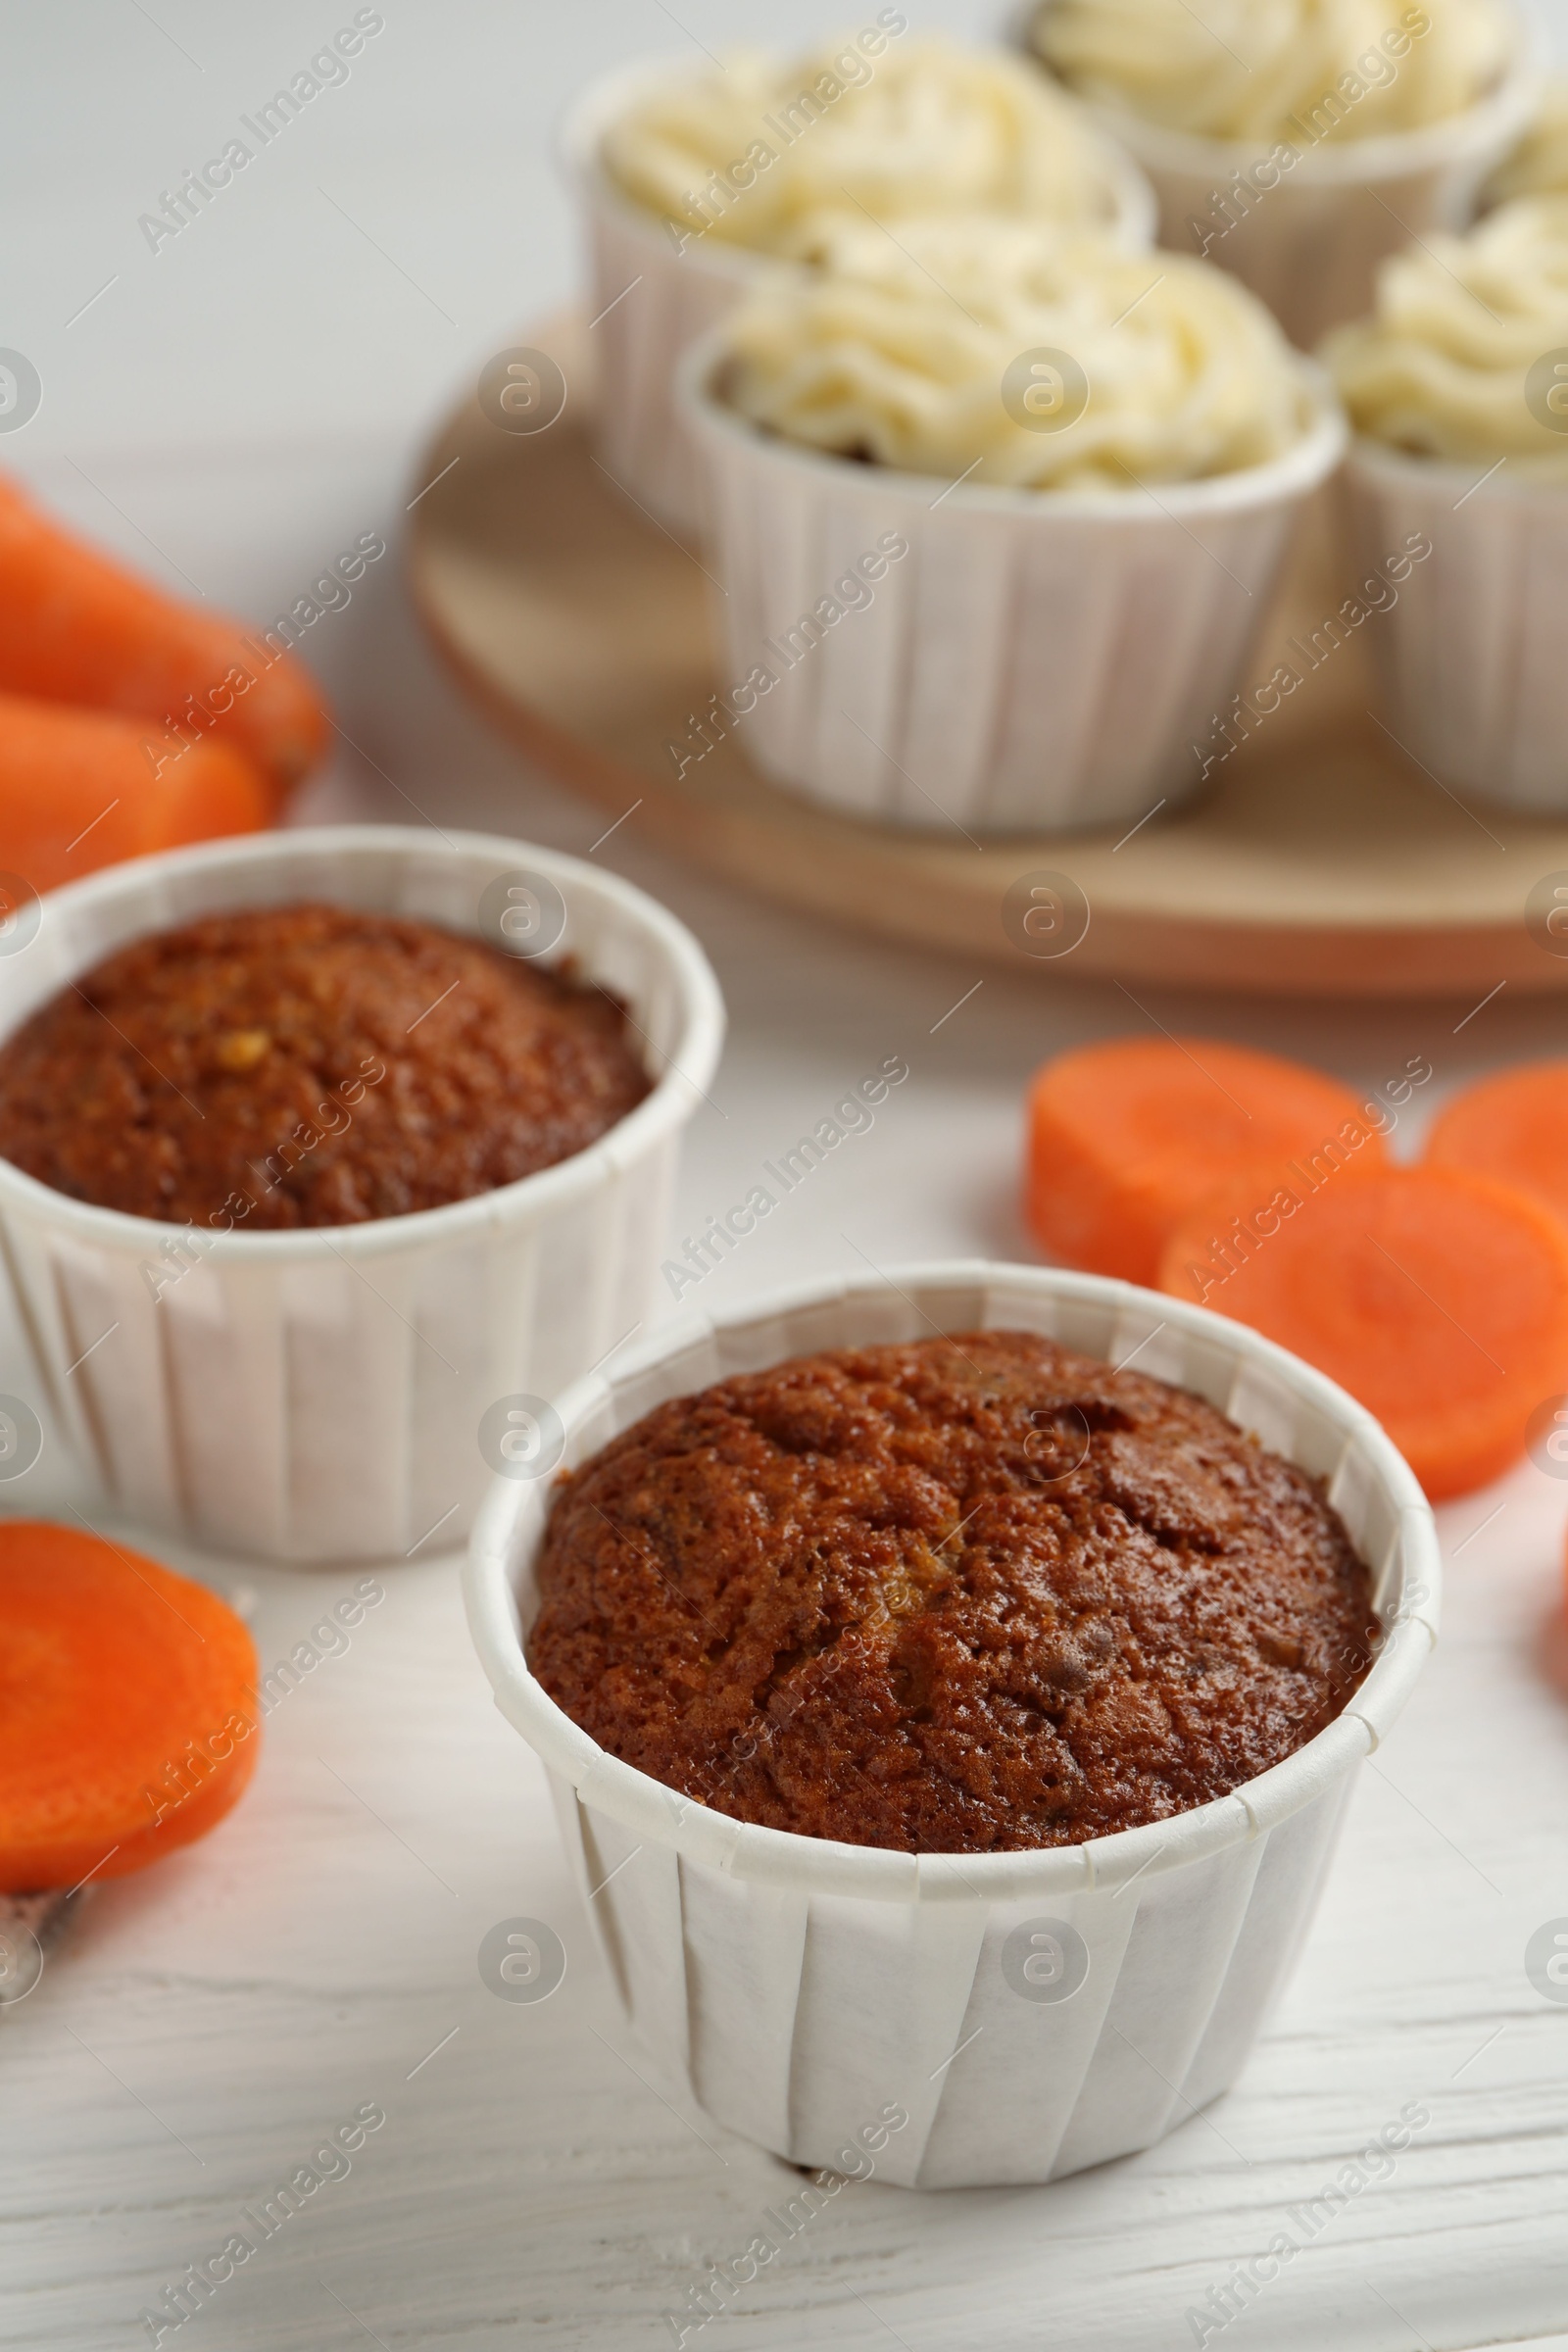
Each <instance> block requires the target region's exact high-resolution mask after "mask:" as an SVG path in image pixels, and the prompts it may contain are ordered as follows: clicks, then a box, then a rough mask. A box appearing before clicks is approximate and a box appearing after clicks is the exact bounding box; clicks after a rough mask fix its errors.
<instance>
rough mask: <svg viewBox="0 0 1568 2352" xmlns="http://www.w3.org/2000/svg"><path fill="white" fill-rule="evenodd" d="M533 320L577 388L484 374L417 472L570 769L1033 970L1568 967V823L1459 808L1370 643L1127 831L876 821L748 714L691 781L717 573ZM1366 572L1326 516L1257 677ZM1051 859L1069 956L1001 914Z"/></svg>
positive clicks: (572, 347) (742, 861) (438, 551)
mask: <svg viewBox="0 0 1568 2352" xmlns="http://www.w3.org/2000/svg"><path fill="white" fill-rule="evenodd" d="M529 340H530V343H531V346H532V347H533V348H535V349H543V350H546V351H548V352H550V353H551V354H552V355H553V356H554V357H555V358H556V360H557V362H558V364H559V365H560V367H561V368H562V370H563V373H564V379H565V382H566V385H567V388H568V389H567V399H566V404H565V408H564V412H563V413H562V415H561V416H560V417H558V419H557V420H556V422H555V423H553V424H552V425H551V426H550V427H549V428H548V429H547V430H544V431H541V432H534V433H519V432H515V431H512V430H508V429H505V428H503V427H501V426H499V425H497V424H495V423H493V422H492V421H491V420H490V418H489V417H488V416H486V415H485V414H484V412H483V411H482V410H481V408H480V406H479V403H478V399H477V396H474V397H470V398H469V399H468V400H466V401H465V402H464V404H463V405H462V407H461V408H460V409H459V410H458V412H457V413H456V414H455V415H454V416H453V417H451V419H450V420H449V422H448V423H447V425H446V427H445V429H444V430H443V432H442V433H441V435H440V437H439V439H438V440H437V441H436V443H435V445H434V447H433V448H432V449H431V451H430V453H429V455H428V458H427V460H426V462H425V467H424V470H423V472H422V473H421V475H420V476H419V479H420V480H421V481H422V482H424V483H426V484H427V485H428V487H427V488H425V489H424V490H423V491H422V492H421V493H420V495H419V496H418V498H417V501H416V503H415V505H414V508H413V515H412V538H411V544H410V550H409V576H410V580H411V584H412V589H413V594H414V598H415V602H416V605H417V609H418V611H419V613H421V615H422V617H423V619H424V621H425V623H426V625H427V627H428V628H429V631H430V633H431V635H432V636H433V638H434V640H435V643H436V645H437V646H438V647H439V648H440V650H441V652H442V653H443V655H444V656H445V657H446V658H447V660H448V661H449V662H450V663H451V665H452V667H453V668H454V670H455V671H456V673H457V675H458V677H459V679H460V681H461V682H462V683H463V684H464V685H465V686H466V688H467V689H468V690H469V691H470V692H471V693H472V694H473V695H474V696H475V697H476V698H477V700H478V701H479V702H480V703H481V704H482V706H483V707H484V709H485V710H486V711H488V712H489V713H490V714H491V716H492V717H493V718H494V719H496V720H497V721H498V722H499V723H500V725H501V726H502V727H503V728H504V729H505V730H507V731H508V732H509V733H510V734H511V735H512V736H513V737H514V739H515V741H516V742H517V743H518V744H520V745H521V746H522V747H523V748H524V749H525V750H526V751H527V752H528V753H529V755H530V756H531V757H532V758H533V759H534V760H537V761H538V762H539V763H540V764H541V765H543V766H544V767H546V768H548V769H550V770H551V771H553V772H554V773H555V774H556V775H557V776H559V777H560V778H561V780H562V781H563V782H564V783H566V784H569V785H572V786H574V787H575V788H576V789H577V790H579V791H581V792H584V793H586V794H588V795H589V796H590V797H591V798H592V799H593V800H594V801H596V802H597V803H599V804H600V806H602V807H603V808H604V809H606V810H608V811H609V812H610V814H612V815H613V816H616V817H619V816H621V815H623V814H625V813H626V812H627V811H631V813H630V814H628V815H626V822H627V824H628V826H635V827H636V828H638V829H639V830H641V831H642V832H644V833H646V834H648V835H650V836H651V837H652V838H654V839H656V840H658V841H660V842H662V843H663V844H665V845H666V846H668V847H669V848H671V849H674V850H677V851H681V852H684V853H685V854H686V855H687V856H689V857H691V858H695V859H697V860H699V861H700V862H701V863H703V864H704V865H707V866H709V867H711V869H713V870H714V871H715V872H718V873H720V874H723V875H724V876H726V877H727V878H728V879H729V880H731V881H734V882H738V883H741V884H743V885H744V886H745V887H747V888H748V889H752V890H757V891H761V892H763V893H765V894H766V895H767V896H768V897H770V898H773V899H779V900H782V901H784V902H785V903H786V904H788V905H791V906H796V907H808V908H809V909H811V910H812V911H813V912H815V913H819V914H828V915H834V916H839V917H841V918H842V919H844V920H845V921H847V922H850V923H853V924H857V925H858V926H860V927H861V928H863V929H866V930H870V931H875V932H879V933H881V934H883V935H885V936H887V937H890V938H894V939H901V940H907V941H915V942H919V943H921V944H924V945H938V946H942V947H946V948H951V949H962V950H966V951H968V952H969V953H970V954H972V955H977V956H987V957H990V958H998V959H1001V960H1003V961H1005V962H1007V963H1008V964H1010V965H1011V966H1012V968H1014V969H1015V970H1018V971H1025V970H1031V969H1032V970H1035V971H1038V972H1041V973H1043V974H1047V975H1050V974H1054V973H1065V974H1077V975H1084V976H1088V975H1101V976H1105V977H1117V978H1124V979H1129V980H1131V979H1142V980H1147V981H1157V982H1169V983H1180V984H1185V985H1197V986H1212V987H1219V988H1245V989H1253V990H1255V989H1266V990H1270V991H1276V992H1281V993H1296V994H1305V995H1318V996H1353V995H1361V994H1385V995H1397V996H1437V995H1442V996H1451V995H1454V994H1455V993H1467V992H1470V991H1472V990H1473V991H1474V992H1475V993H1476V994H1477V995H1478V996H1479V995H1481V994H1484V993H1485V992H1486V991H1487V990H1488V989H1493V988H1495V987H1496V985H1497V984H1498V983H1499V982H1501V981H1507V982H1509V983H1510V985H1512V986H1514V987H1522V988H1526V989H1533V990H1546V989H1556V988H1562V987H1564V986H1568V938H1565V939H1563V941H1562V942H1561V943H1560V944H1561V946H1562V948H1563V950H1564V953H1562V954H1558V953H1556V952H1554V949H1553V947H1552V946H1551V945H1550V944H1549V942H1548V935H1547V934H1546V932H1545V931H1544V928H1543V926H1542V925H1541V923H1540V922H1539V921H1538V922H1537V923H1536V924H1535V925H1533V926H1532V925H1529V924H1527V920H1526V914H1527V907H1526V902H1527V900H1528V898H1529V896H1530V893H1531V891H1532V890H1533V889H1535V888H1536V886H1537V885H1538V884H1540V883H1541V882H1542V880H1543V878H1544V877H1545V876H1547V875H1555V874H1556V873H1558V872H1562V874H1563V878H1564V880H1565V882H1568V824H1564V823H1557V822H1543V821H1541V820H1539V819H1535V818H1527V817H1522V816H1519V815H1515V814H1510V813H1509V812H1507V811H1505V810H1502V809H1496V808H1495V807H1493V806H1492V805H1491V804H1489V803H1484V802H1481V801H1479V800H1476V801H1470V802H1466V803H1463V804H1462V803H1461V802H1460V800H1459V799H1457V798H1456V797H1455V796H1453V795H1452V794H1450V793H1449V792H1448V791H1447V790H1446V788H1445V787H1444V786H1442V785H1441V784H1439V783H1438V782H1437V781H1436V779H1434V778H1432V777H1430V776H1428V775H1427V774H1426V773H1425V772H1424V771H1423V770H1422V769H1420V768H1419V767H1417V766H1415V765H1414V764H1412V763H1411V762H1410V761H1408V760H1405V759H1403V758H1402V757H1401V755H1400V754H1399V753H1398V752H1397V750H1396V748H1395V747H1394V745H1393V744H1392V742H1391V741H1390V740H1389V738H1388V737H1386V736H1384V735H1382V734H1380V732H1379V730H1378V727H1377V725H1376V723H1375V722H1374V721H1373V720H1372V718H1371V717H1370V715H1369V713H1368V710H1367V705H1368V703H1369V701H1370V699H1371V698H1370V692H1369V686H1368V675H1367V667H1366V658H1365V651H1364V647H1363V645H1362V643H1361V641H1360V639H1359V638H1352V639H1351V640H1350V641H1349V642H1348V643H1347V644H1344V645H1342V646H1341V647H1340V648H1339V649H1338V650H1337V651H1336V652H1335V653H1334V654H1333V655H1332V657H1331V658H1329V659H1328V660H1326V661H1325V662H1323V665H1322V667H1321V669H1320V670H1318V671H1315V672H1314V673H1313V674H1312V675H1311V676H1309V677H1308V678H1307V679H1306V680H1305V681H1304V685H1303V689H1302V690H1301V691H1299V693H1297V694H1295V695H1293V696H1292V697H1291V698H1290V699H1289V700H1288V701H1287V702H1285V703H1284V704H1283V705H1282V706H1281V708H1280V711H1279V712H1278V714H1277V716H1275V717H1274V718H1273V719H1271V720H1270V721H1269V722H1268V723H1267V724H1266V725H1265V726H1263V727H1262V728H1261V730H1260V731H1259V733H1258V734H1257V736H1256V737H1255V738H1254V740H1253V742H1252V743H1251V744H1250V745H1248V746H1247V747H1246V748H1245V749H1244V750H1242V751H1240V752H1238V753H1236V754H1234V755H1233V756H1232V757H1231V759H1230V760H1227V761H1226V763H1225V764H1224V766H1223V767H1218V768H1216V770H1215V771H1214V775H1213V777H1212V779H1211V781H1210V784H1209V786H1208V788H1207V789H1206V790H1205V791H1204V792H1203V794H1202V795H1201V797H1200V799H1199V800H1197V801H1196V802H1194V803H1192V804H1190V805H1189V806H1187V807H1186V808H1184V809H1181V810H1180V811H1179V812H1177V813H1175V814H1172V815H1167V814H1165V813H1163V812H1161V813H1159V814H1156V815H1154V816H1153V817H1152V818H1151V819H1150V820H1149V821H1148V822H1147V823H1145V824H1144V825H1142V826H1141V827H1140V828H1139V829H1138V830H1137V831H1135V832H1134V833H1133V834H1132V835H1131V836H1130V837H1127V836H1125V835H1124V836H1123V837H1121V838H1117V837H1116V836H1114V835H1112V834H1108V833H1072V834H1060V833H1058V834H1054V835H1046V834H1041V835H1035V836H1032V837H1029V838H1022V837H1019V838H1013V837H1007V838H1005V839H999V838H997V837H994V836H993V837H989V838H987V839H986V841H985V844H984V847H983V848H980V849H977V848H975V847H974V846H973V844H972V843H971V842H970V841H969V840H968V839H966V838H962V837H960V836H959V834H958V833H957V832H956V831H955V832H954V833H953V834H952V835H948V836H944V835H935V834H929V833H902V832H897V831H894V830H892V829H890V828H887V827H882V826H874V825H867V824H861V823H856V822H851V821H848V820H846V819H844V818H840V817H837V816H834V815H832V814H830V813H828V812H827V811H825V810H823V809H818V808H816V807H814V806H813V805H812V804H811V803H809V802H807V801H803V800H798V799H796V798H794V797H792V796H791V795H790V794H788V793H785V792H782V791H780V790H779V789H778V788H777V787H776V786H774V785H772V784H769V783H767V782H766V781H764V779H763V778H762V777H761V776H760V775H759V774H758V773H757V772H756V771H755V770H754V769H753V768H751V767H749V766H748V764H747V762H746V760H745V759H744V757H743V756H742V754H741V752H740V750H739V749H738V748H737V745H736V742H735V739H734V737H733V735H732V736H730V737H729V738H728V739H726V740H724V741H722V742H720V743H718V744H716V746H715V747H714V749H713V750H712V751H711V752H710V753H709V754H708V756H707V757H706V758H704V759H703V760H701V761H700V762H697V761H694V762H693V763H692V764H690V765H689V766H688V767H687V768H686V770H685V773H684V775H683V776H679V777H677V775H676V773H675V764H676V763H675V760H673V759H672V757H671V756H670V753H669V750H668V748H667V747H668V745H669V744H670V743H671V742H672V741H676V742H680V741H684V740H685V739H686V738H687V737H688V733H689V728H690V723H691V717H692V714H693V713H700V712H701V711H703V708H704V706H705V704H706V703H707V702H708V700H709V697H710V696H711V694H712V693H713V691H714V688H715V684H716V679H717V669H716V664H715V660H714V654H715V641H714V636H713V633H712V631H711V625H710V600H711V595H712V590H711V586H710V582H709V578H708V576H707V575H706V573H705V571H704V569H703V565H702V564H701V562H700V561H699V559H698V557H697V556H696V555H695V554H693V553H692V552H691V551H690V550H688V549H687V548H685V547H683V546H681V545H680V544H679V542H678V541H676V540H675V539H673V538H672V537H671V536H670V535H669V534H668V533H667V532H665V531H664V530H662V528H661V526H659V525H658V524H657V523H655V522H654V521H653V520H652V518H651V517H649V516H647V515H644V514H643V513H642V512H641V511H640V510H639V509H638V508H637V507H636V506H635V505H633V504H632V503H631V502H630V501H629V500H628V499H627V498H626V497H625V496H623V495H622V494H621V492H620V491H619V490H617V488H616V486H615V485H614V483H613V482H612V481H611V480H610V479H609V477H608V476H607V475H606V474H605V472H604V471H603V469H602V467H600V466H599V465H598V464H597V463H596V460H595V458H594V454H593V447H592V439H591V430H590V426H591V413H592V412H591V376H590V368H589V365H588V360H587V356H586V352H585V344H586V342H587V338H586V337H585V336H584V335H583V333H582V332H581V330H580V329H579V327H578V326H577V324H576V323H575V321H574V320H572V319H564V320H556V321H552V322H551V323H550V324H548V325H546V326H544V327H540V328H536V329H534V330H532V331H531V335H530V338H529ZM1343 571H1344V560H1343V558H1342V559H1341V560H1340V562H1339V564H1338V566H1336V564H1335V563H1334V560H1333V540H1332V533H1331V528H1330V516H1329V515H1328V512H1327V510H1326V508H1325V509H1323V510H1321V511H1319V512H1318V513H1316V514H1314V515H1313V516H1312V518H1311V521H1310V523H1309V525H1308V527H1307V528H1305V529H1304V530H1303V532H1302V535H1301V542H1300V545H1299V551H1298V554H1297V557H1296V559H1295V561H1294V564H1293V567H1292V570H1291V573H1290V576H1289V578H1288V579H1287V581H1286V583H1285V586H1284V589H1283V591H1282V594H1281V597H1280V599H1279V600H1278V603H1277V606H1276V609H1275V611H1274V613H1272V614H1271V616H1270V618H1269V621H1268V623H1267V626H1266V628H1265V630H1264V633H1263V636H1262V638H1261V639H1260V642H1259V647H1258V651H1257V653H1256V654H1255V655H1254V657H1253V660H1252V663H1251V669H1250V675H1251V676H1252V677H1253V678H1254V679H1258V680H1261V679H1265V678H1267V676H1268V675H1269V672H1270V670H1271V669H1272V668H1273V666H1274V663H1275V661H1276V660H1277V659H1278V658H1279V654H1278V653H1277V652H1276V651H1275V650H1273V649H1275V648H1276V647H1278V648H1279V649H1281V650H1283V646H1284V642H1285V640H1286V638H1287V637H1289V636H1292V635H1296V636H1299V637H1301V638H1302V639H1304V638H1305V637H1306V635H1307V634H1308V632H1309V631H1310V630H1311V629H1313V628H1314V627H1315V626H1317V625H1318V624H1320V623H1321V622H1322V620H1323V618H1324V617H1325V615H1326V614H1328V613H1332V612H1334V611H1335V609H1336V608H1337V607H1338V605H1339V603H1340V600H1341V598H1342V597H1343V596H1345V594H1346V593H1347V591H1348V587H1349V585H1350V582H1349V580H1348V579H1347V578H1345V577H1343V576H1340V575H1341V574H1343ZM1378 625H1379V623H1378V619H1377V616H1376V615H1373V616H1372V617H1371V618H1370V619H1369V620H1368V621H1367V622H1366V623H1365V627H1366V628H1367V629H1374V628H1376V627H1377V626H1378ZM1043 870H1049V871H1050V872H1052V873H1053V874H1055V875H1058V876H1059V875H1061V874H1065V875H1067V876H1068V877H1069V878H1070V880H1071V881H1072V882H1073V883H1075V884H1076V885H1077V887H1078V889H1079V890H1080V891H1081V892H1082V893H1083V895H1084V897H1085V899H1087V901H1088V905H1089V908H1090V920H1089V925H1088V929H1087V931H1086V932H1085V933H1084V935H1083V937H1082V939H1081V942H1080V943H1079V944H1078V945H1077V946H1076V947H1075V948H1074V949H1073V951H1072V952H1071V953H1070V954H1068V955H1065V956H1055V957H1052V956H1035V955H1031V954H1026V953H1025V952H1024V951H1023V949H1022V948H1021V947H1020V946H1019V945H1018V944H1016V943H1017V939H1018V933H1017V928H1016V922H1017V918H1016V916H1014V917H1013V920H1012V924H1011V925H1010V926H1008V925H1005V922H1004V901H1005V898H1006V894H1007V891H1008V889H1009V886H1010V885H1012V884H1013V883H1014V882H1016V881H1017V880H1018V878H1019V877H1020V876H1028V875H1035V874H1039V873H1040V872H1042V871H1043ZM1548 895H1549V894H1548ZM1565 903H1568V894H1565Z"/></svg>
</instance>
